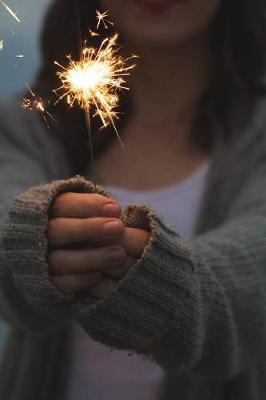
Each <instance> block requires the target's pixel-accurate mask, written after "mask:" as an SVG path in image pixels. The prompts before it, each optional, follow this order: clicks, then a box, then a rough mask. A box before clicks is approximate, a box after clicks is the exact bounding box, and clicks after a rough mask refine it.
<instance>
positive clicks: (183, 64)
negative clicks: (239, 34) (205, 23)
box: [130, 35, 210, 134]
mask: <svg viewBox="0 0 266 400" xmlns="http://www.w3.org/2000/svg"><path fill="white" fill-rule="evenodd" d="M138 54H139V56H140V59H139V60H138V61H139V62H138V66H137V67H136V69H135V70H134V73H133V74H132V77H131V83H130V87H131V94H132V99H133V110H132V119H135V120H136V119H137V120H138V121H139V122H140V123H141V124H142V126H145V127H146V128H148V127H150V129H151V130H152V131H153V134H154V133H156V132H155V131H154V130H158V131H161V129H162V128H163V129H164V130H165V129H167V126H169V124H170V125H171V126H172V127H173V128H175V127H176V125H179V126H180V124H181V125H182V123H189V121H191V120H192V119H193V115H194V113H195V110H196V103H197V101H198V99H199V98H200V95H201V94H202V92H203V90H204V88H205V87H206V85H207V83H208V72H209V64H210V63H209V54H210V51H209V40H208V38H206V36H205V35H204V37H200V38H197V39H196V40H194V42H193V43H192V42H191V43H189V44H187V45H183V46H180V47H179V48H177V49H176V48H175V49H158V50H155V49H152V50H150V51H149V50H142V51H140V52H138Z"/></svg>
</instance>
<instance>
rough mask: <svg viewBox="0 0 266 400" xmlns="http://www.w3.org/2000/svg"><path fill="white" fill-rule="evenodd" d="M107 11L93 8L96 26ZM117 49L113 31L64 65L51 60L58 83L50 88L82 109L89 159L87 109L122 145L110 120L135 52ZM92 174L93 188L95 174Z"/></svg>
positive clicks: (88, 115) (116, 35) (114, 117)
mask: <svg viewBox="0 0 266 400" xmlns="http://www.w3.org/2000/svg"><path fill="white" fill-rule="evenodd" d="M107 15H108V14H107V13H103V14H100V13H99V12H97V18H98V26H99V23H100V22H101V21H104V18H105V17H106V16H107ZM105 23H106V22H105ZM118 52H119V46H118V34H117V33H115V34H113V35H112V36H111V37H107V38H105V39H103V41H102V42H101V44H100V47H99V48H98V49H97V48H94V47H84V48H83V49H82V52H81V57H80V59H79V60H78V61H75V60H73V59H72V57H71V55H69V56H67V59H68V65H67V66H66V67H65V66H63V65H61V64H59V63H58V62H56V61H55V64H56V65H58V66H59V67H60V71H58V72H57V75H58V76H59V78H60V80H61V82H62V86H61V87H59V88H58V89H56V90H55V91H54V92H55V93H56V94H57V95H59V100H58V101H60V100H62V99H66V101H67V103H68V104H69V106H70V107H73V106H74V104H77V105H78V106H79V107H80V108H81V109H83V110H84V111H85V115H86V122H87V128H88V131H89V136H90V147H91V156H92V162H93V152H92V141H91V129H90V117H91V110H94V114H92V116H93V117H96V116H98V117H99V118H100V120H101V122H102V126H103V127H106V126H108V125H110V124H111V125H112V127H113V129H114V130H115V132H116V135H117V137H118V139H119V141H120V143H121V145H122V146H123V143H122V141H121V138H120V136H119V134H118V131H117V129H116V126H115V123H114V121H115V120H116V119H118V112H117V111H116V110H117V107H118V105H119V93H120V91H121V90H129V88H128V87H127V86H126V80H125V79H126V76H128V75H129V74H130V70H132V69H133V68H134V67H135V64H132V62H131V61H132V59H133V58H135V57H136V56H134V55H133V56H131V57H129V58H126V59H124V58H123V57H122V56H120V55H119V54H118ZM93 169H94V168H93ZM93 176H94V186H95V189H96V183H95V174H93Z"/></svg>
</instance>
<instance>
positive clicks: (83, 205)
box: [47, 193, 150, 300]
mask: <svg viewBox="0 0 266 400" xmlns="http://www.w3.org/2000/svg"><path fill="white" fill-rule="evenodd" d="M121 212H122V210H121V207H120V205H119V204H118V203H117V202H116V201H115V200H114V199H111V198H108V197H105V196H102V195H100V194H88V193H65V194H62V195H59V196H58V197H57V198H56V199H55V201H54V202H53V204H52V206H51V208H50V212H49V223H48V232H47V234H48V243H49V248H48V264H49V272H50V277H51V280H52V282H53V284H54V285H55V286H56V288H57V289H58V290H60V291H62V292H64V293H71V292H72V293H73V292H78V291H80V290H84V289H88V296H89V297H90V298H92V299H95V300H97V299H100V298H103V297H105V296H107V295H108V293H109V292H110V291H111V290H112V288H113V286H114V285H115V283H116V281H117V280H119V279H121V278H123V276H125V274H126V273H127V272H128V270H129V269H130V268H131V267H132V265H133V264H134V263H135V261H136V260H137V259H138V258H140V257H141V255H142V253H143V250H144V248H145V246H146V244H147V243H148V241H149V237H150V233H149V232H146V231H144V230H142V229H135V228H125V227H124V225H123V223H122V221H121V220H120V219H119V217H120V216H121Z"/></svg>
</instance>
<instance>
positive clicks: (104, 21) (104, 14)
mask: <svg viewBox="0 0 266 400" xmlns="http://www.w3.org/2000/svg"><path fill="white" fill-rule="evenodd" d="M96 18H97V21H98V23H97V29H99V27H100V25H101V23H102V24H103V26H104V27H105V29H108V24H109V25H114V24H113V22H112V21H109V20H108V19H107V18H108V11H104V12H102V13H101V12H100V11H99V10H97V11H96Z"/></svg>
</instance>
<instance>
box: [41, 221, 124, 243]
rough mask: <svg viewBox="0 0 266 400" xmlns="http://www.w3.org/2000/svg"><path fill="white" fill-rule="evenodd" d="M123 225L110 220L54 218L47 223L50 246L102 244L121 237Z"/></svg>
mask: <svg viewBox="0 0 266 400" xmlns="http://www.w3.org/2000/svg"><path fill="white" fill-rule="evenodd" d="M123 232H124V225H123V223H122V221H121V220H119V219H111V218H80V219H79V218H55V219H51V220H49V221H48V232H47V237H48V242H49V245H50V246H64V245H67V244H72V243H79V242H81V243H84V242H100V241H101V242H102V241H108V240H114V239H115V238H119V237H121V236H122V234H123Z"/></svg>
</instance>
